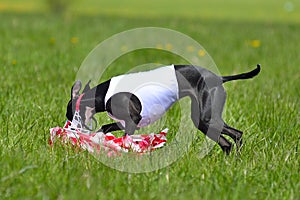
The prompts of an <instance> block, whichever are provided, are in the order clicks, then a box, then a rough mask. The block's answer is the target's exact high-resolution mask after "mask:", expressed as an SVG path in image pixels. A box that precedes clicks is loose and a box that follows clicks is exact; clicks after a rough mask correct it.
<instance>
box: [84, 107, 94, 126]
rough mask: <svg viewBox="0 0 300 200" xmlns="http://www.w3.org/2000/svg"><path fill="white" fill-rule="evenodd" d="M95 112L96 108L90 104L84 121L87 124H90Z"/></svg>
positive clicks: (86, 108)
mask: <svg viewBox="0 0 300 200" xmlns="http://www.w3.org/2000/svg"><path fill="white" fill-rule="evenodd" d="M94 114H95V108H91V107H88V106H86V107H85V122H84V124H85V125H88V124H90V122H91V120H92V117H93V115H94Z"/></svg>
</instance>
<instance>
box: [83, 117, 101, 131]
mask: <svg viewBox="0 0 300 200" xmlns="http://www.w3.org/2000/svg"><path fill="white" fill-rule="evenodd" d="M83 127H84V128H85V129H87V130H89V131H94V130H96V128H97V127H98V122H97V120H96V118H95V117H94V116H92V117H90V118H88V119H87V118H86V120H85V122H84V124H83Z"/></svg>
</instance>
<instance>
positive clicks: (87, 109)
mask: <svg viewBox="0 0 300 200" xmlns="http://www.w3.org/2000/svg"><path fill="white" fill-rule="evenodd" d="M89 84H90V81H89V82H88V83H87V84H86V86H85V87H84V89H83V91H82V94H84V95H83V96H82V98H81V100H80V101H79V102H78V99H79V97H80V90H81V86H82V84H81V81H79V80H78V81H76V82H75V83H74V85H73V86H72V89H71V99H70V101H69V102H68V105H67V112H66V117H67V118H68V120H70V121H72V119H73V116H74V113H75V110H76V103H77V104H79V115H80V117H81V120H82V122H83V123H84V125H85V126H87V125H88V124H89V123H90V122H91V120H92V118H93V115H94V114H95V105H94V104H95V101H94V99H93V98H92V96H93V94H92V92H91V89H90V85H89Z"/></svg>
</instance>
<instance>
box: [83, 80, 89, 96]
mask: <svg viewBox="0 0 300 200" xmlns="http://www.w3.org/2000/svg"><path fill="white" fill-rule="evenodd" d="M90 83H91V80H89V82H88V83H87V84H86V85H85V87H84V89H83V92H82V93H85V92H87V91H89V90H90V89H91V87H90Z"/></svg>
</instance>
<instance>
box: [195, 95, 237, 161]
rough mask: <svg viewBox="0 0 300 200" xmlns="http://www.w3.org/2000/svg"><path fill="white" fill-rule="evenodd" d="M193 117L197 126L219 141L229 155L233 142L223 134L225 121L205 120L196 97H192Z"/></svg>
mask: <svg viewBox="0 0 300 200" xmlns="http://www.w3.org/2000/svg"><path fill="white" fill-rule="evenodd" d="M191 100H192V102H191V118H192V121H193V123H194V125H195V126H196V128H197V129H199V130H200V131H201V132H202V133H204V134H205V135H206V136H207V137H209V138H210V139H212V140H213V141H215V142H216V143H218V145H219V146H220V147H221V148H222V150H223V151H224V152H225V153H226V154H227V155H229V153H230V151H231V149H232V144H231V142H229V141H228V140H227V139H226V138H225V137H224V136H222V135H221V133H222V132H221V131H222V127H223V124H224V123H223V121H222V120H219V122H218V123H213V122H212V121H205V120H203V117H202V112H201V106H200V105H199V102H198V100H197V99H196V98H193V97H191Z"/></svg>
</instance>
